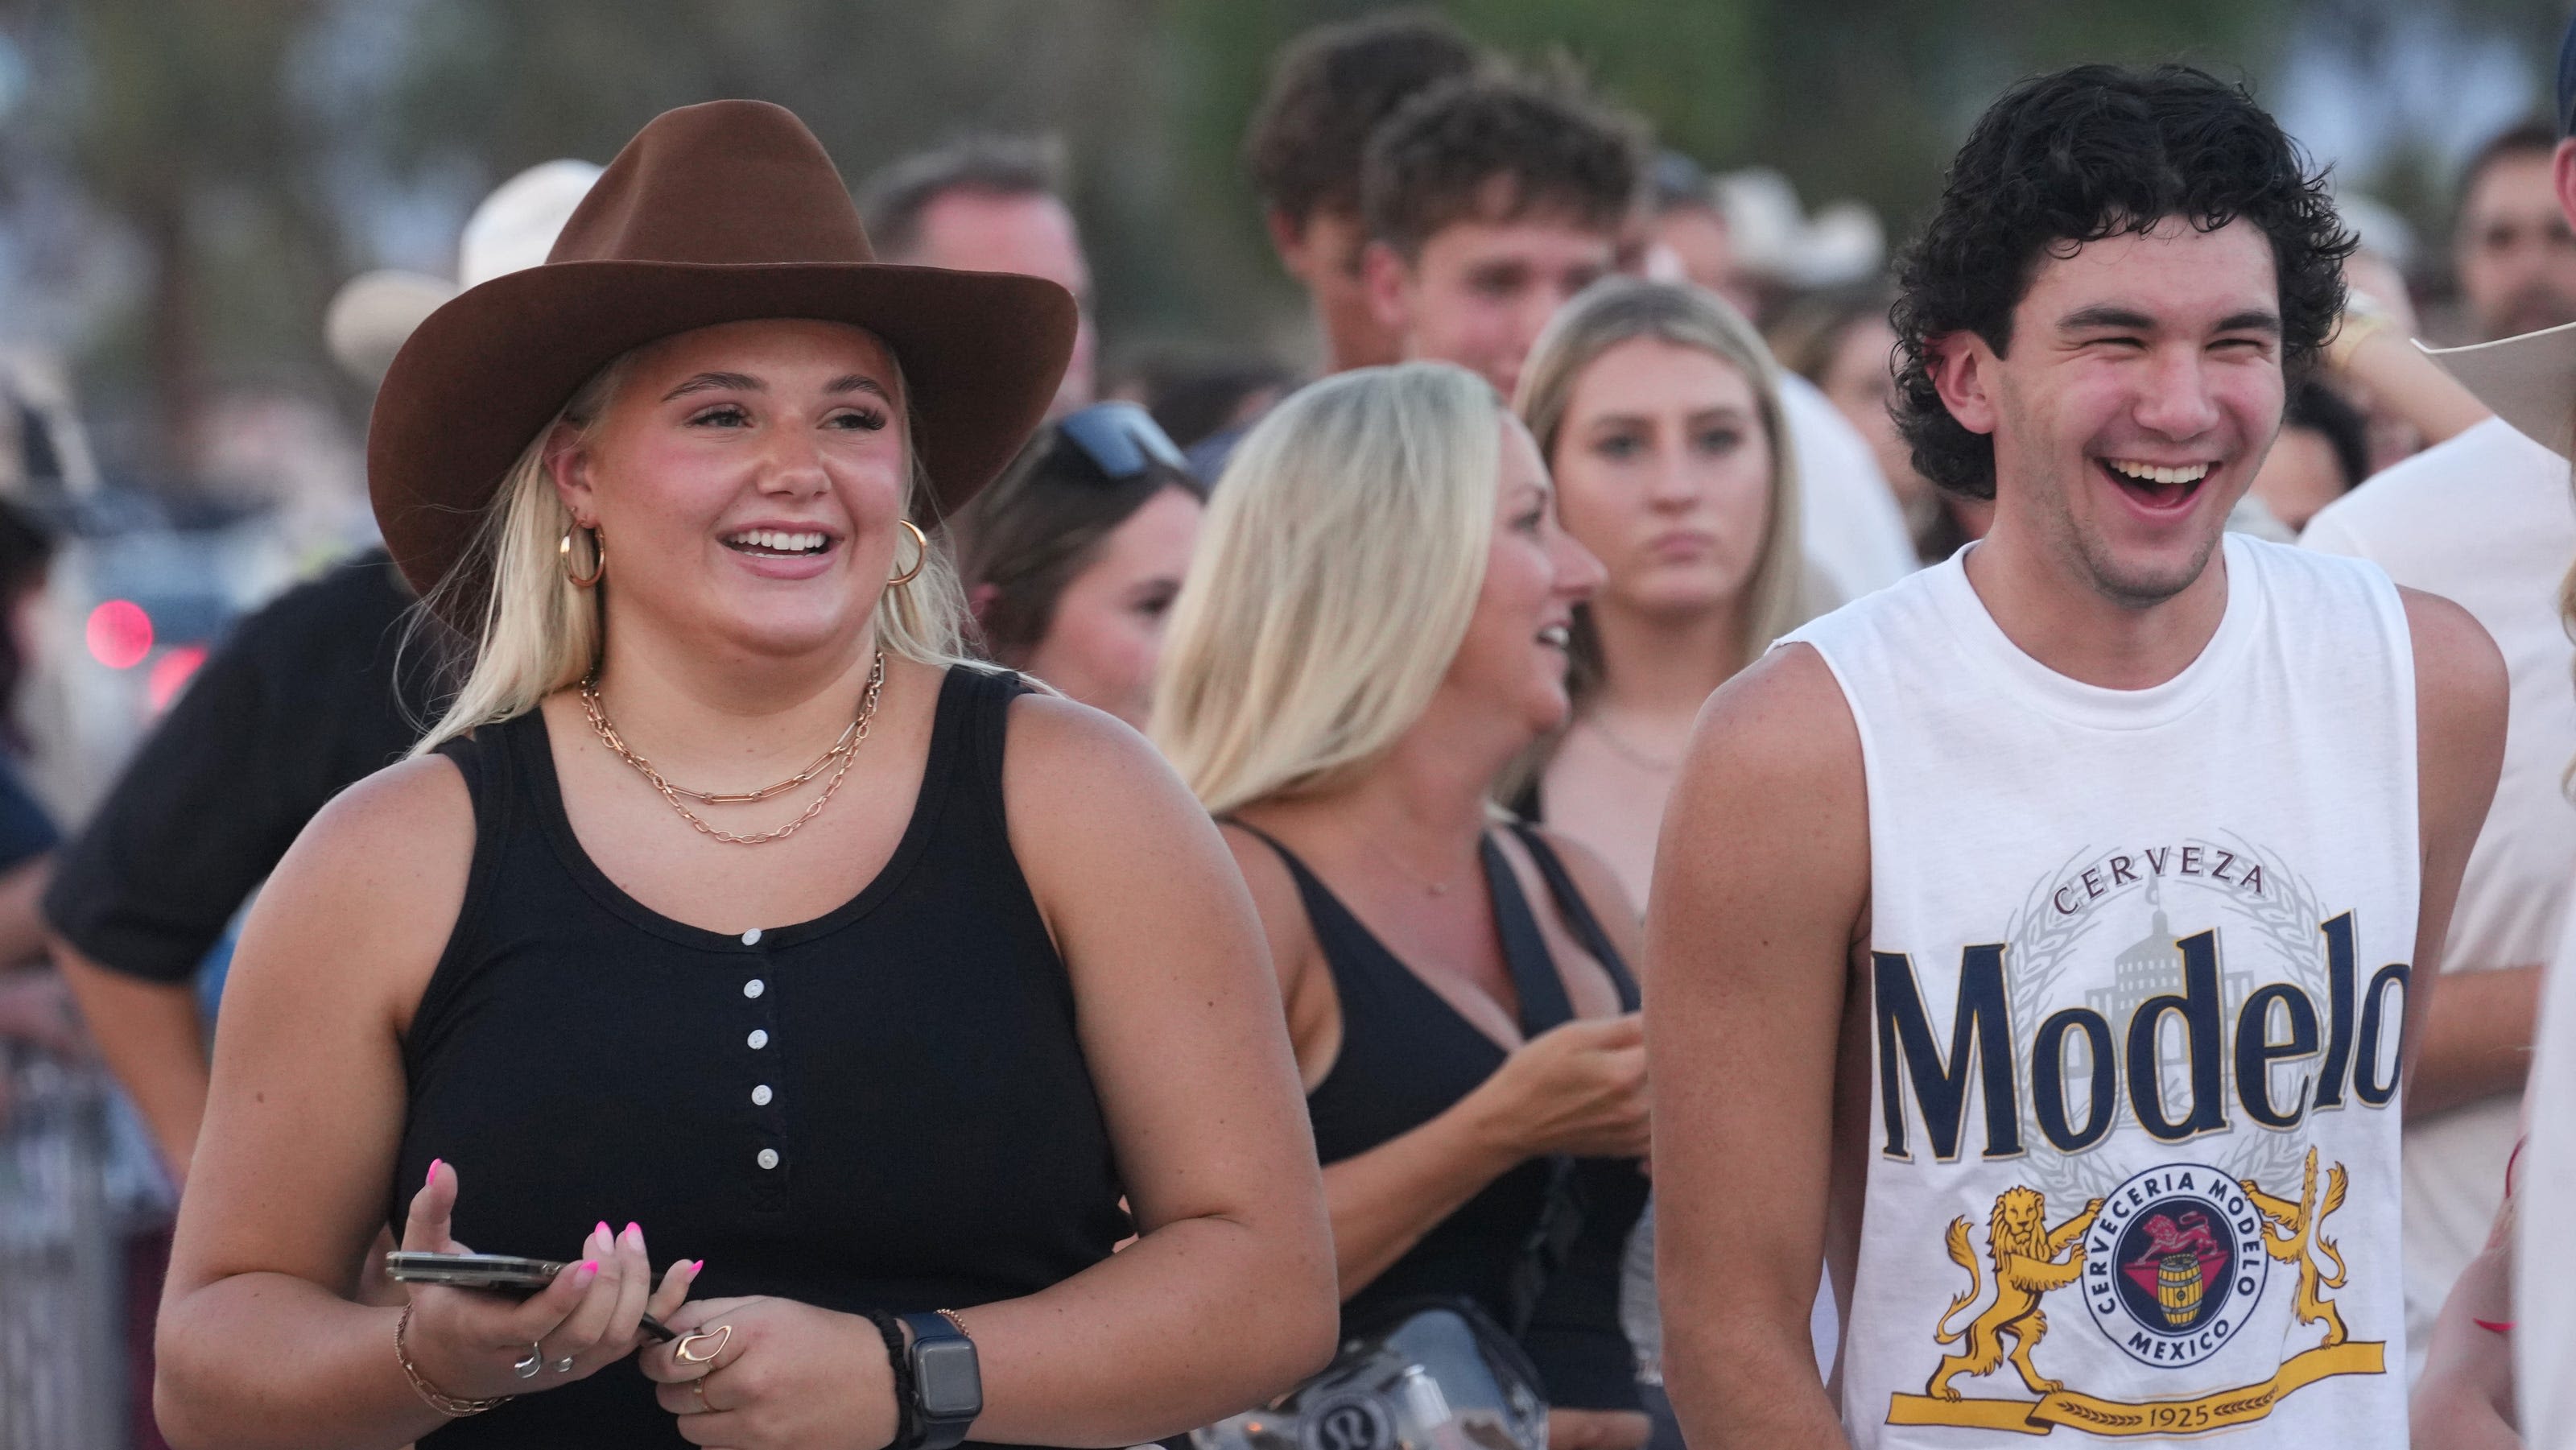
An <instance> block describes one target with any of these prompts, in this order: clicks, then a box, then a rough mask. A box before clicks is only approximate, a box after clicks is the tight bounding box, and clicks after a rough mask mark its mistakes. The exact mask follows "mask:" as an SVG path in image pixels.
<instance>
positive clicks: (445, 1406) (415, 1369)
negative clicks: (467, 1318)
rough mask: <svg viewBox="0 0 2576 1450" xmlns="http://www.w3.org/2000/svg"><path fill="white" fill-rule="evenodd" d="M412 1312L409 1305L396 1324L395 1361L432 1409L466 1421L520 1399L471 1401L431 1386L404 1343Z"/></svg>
mask: <svg viewBox="0 0 2576 1450" xmlns="http://www.w3.org/2000/svg"><path fill="white" fill-rule="evenodd" d="M411 1309H412V1306H410V1305H409V1304H405V1305H404V1306H403V1312H402V1318H400V1319H398V1320H396V1321H395V1322H394V1358H395V1360H397V1361H398V1362H400V1363H401V1365H402V1372H403V1378H405V1379H407V1380H410V1381H411V1387H412V1388H413V1389H415V1390H418V1391H419V1392H420V1397H421V1399H423V1400H425V1401H427V1402H428V1404H429V1407H430V1408H431V1409H433V1410H436V1411H438V1412H439V1413H440V1414H442V1415H445V1416H446V1417H447V1418H449V1419H451V1420H462V1419H464V1418H465V1417H466V1416H468V1415H479V1414H482V1413H483V1412H484V1411H485V1410H495V1409H499V1408H500V1407H501V1406H503V1405H506V1404H508V1403H510V1401H512V1400H513V1399H516V1398H517V1396H515V1395H495V1396H493V1397H492V1398H491V1399H488V1400H469V1399H464V1398H461V1397H459V1396H456V1395H451V1394H449V1393H447V1392H446V1391H445V1390H442V1389H440V1388H439V1387H438V1386H436V1385H434V1384H431V1383H430V1382H429V1377H428V1376H427V1375H424V1374H422V1373H421V1372H420V1366H419V1365H416V1364H413V1363H412V1362H411V1347H410V1345H409V1344H407V1343H405V1341H404V1336H405V1335H406V1334H408V1333H410V1331H411Z"/></svg>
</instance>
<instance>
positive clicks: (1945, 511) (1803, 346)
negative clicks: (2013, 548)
mask: <svg viewBox="0 0 2576 1450" xmlns="http://www.w3.org/2000/svg"><path fill="white" fill-rule="evenodd" d="M1895 300H1896V294H1895V293H1894V292H1893V291H1892V290H1890V289H1889V288H1887V287H1885V286H1881V285H1873V286H1869V287H1847V288H1841V289H1838V290H1835V291H1831V292H1819V293H1817V294H1815V295H1813V296H1811V297H1804V298H1801V299H1799V300H1798V301H1796V302H1794V303H1792V304H1790V307H1789V309H1788V311H1787V312H1786V313H1784V314H1782V316H1781V319H1780V321H1779V323H1778V324H1777V325H1776V326H1774V327H1773V328H1772V329H1771V339H1770V341H1771V346H1772V347H1773V348H1774V349H1775V350H1777V352H1778V354H1779V357H1780V364H1781V366H1782V367H1784V368H1786V369H1788V373H1787V374H1786V375H1785V376H1783V378H1782V379H1781V385H1782V388H1783V389H1784V390H1786V389H1787V388H1790V387H1793V386H1795V385H1796V384H1797V383H1799V382H1804V383H1806V384H1809V385H1811V386H1812V387H1813V388H1814V389H1815V390H1816V391H1817V392H1820V393H1822V394H1823V395H1824V396H1825V399H1826V400H1827V401H1828V402H1831V403H1832V404H1833V405H1834V410H1835V411H1836V412H1838V413H1840V414H1841V415H1842V417H1843V420H1844V421H1845V422H1847V423H1849V424H1850V425H1851V426H1852V428H1853V429H1854V430H1855V431H1857V432H1858V433H1859V434H1860V436H1861V437H1862V438H1863V439H1864V440H1865V441H1867V443H1868V444H1869V451H1870V457H1871V459H1872V460H1873V461H1874V462H1875V463H1876V464H1877V465H1878V471H1879V476H1880V477H1882V478H1885V479H1886V480H1887V487H1888V492H1889V495H1890V496H1891V497H1893V498H1894V499H1895V500H1896V502H1897V506H1898V508H1899V509H1901V510H1902V511H1903V514H1904V517H1905V524H1906V528H1907V530H1908V532H1909V533H1911V534H1912V535H1913V539H1914V553H1915V557H1916V558H1917V559H1919V560H1921V561H1922V562H1923V563H1926V564H1937V563H1939V562H1941V561H1942V560H1943V559H1947V558H1949V557H1950V556H1951V555H1952V554H1955V553H1957V552H1958V551H1959V547H1960V546H1961V545H1962V544H1965V543H1967V542H1968V541H1969V540H1971V539H1976V538H1981V537H1983V536H1984V534H1985V532H1986V526H1987V525H1988V524H1989V523H1991V522H1992V521H1993V518H1994V508H1993V506H1992V504H1991V503H1989V502H1988V501H1987V500H1985V499H1973V498H1961V497H1959V496H1958V495H1956V494H1951V493H1947V492H1944V491H1943V490H1941V489H1937V488H1934V487H1933V486H1932V483H1931V481H1930V480H1929V479H1926V478H1925V477H1924V476H1923V475H1922V473H1921V472H1920V471H1919V470H1917V469H1916V468H1915V466H1914V451H1913V450H1912V449H1911V448H1908V447H1907V446H1906V444H1905V439H1904V438H1903V436H1902V435H1900V434H1899V433H1898V432H1897V429H1896V415H1895V414H1894V413H1893V412H1892V411H1890V409H1891V407H1892V406H1893V405H1894V403H1895V401H1896V329H1895V328H1893V327H1890V326H1888V323H1887V309H1888V306H1889V304H1890V303H1892V302H1894V301H1895ZM1804 462H1805V459H1804V456H1803V455H1801V458H1800V463H1801V465H1802V466H1801V468H1800V472H1801V473H1802V474H1803V473H1805V472H1806V471H1807V470H1806V469H1805V468H1804V466H1803V465H1804Z"/></svg>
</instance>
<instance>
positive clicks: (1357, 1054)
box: [1154, 363, 1647, 1450]
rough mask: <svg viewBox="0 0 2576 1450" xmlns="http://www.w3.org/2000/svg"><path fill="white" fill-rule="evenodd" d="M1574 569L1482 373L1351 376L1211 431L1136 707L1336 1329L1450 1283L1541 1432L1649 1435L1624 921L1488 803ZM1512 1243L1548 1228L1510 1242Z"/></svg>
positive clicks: (1585, 583)
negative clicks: (1323, 1206)
mask: <svg viewBox="0 0 2576 1450" xmlns="http://www.w3.org/2000/svg"><path fill="white" fill-rule="evenodd" d="M1599 578H1600V567H1599V565H1597V564H1595V563H1594V562H1593V561H1592V559H1591V557H1590V556H1589V555H1588V554H1586V553H1585V552H1584V551H1583V549H1582V547H1581V546H1580V545H1578V544H1576V543H1575V542H1574V541H1573V540H1571V539H1570V538H1568V537H1567V536H1566V535H1565V533H1564V532H1563V531H1562V530H1561V529H1559V528H1558V527H1557V524H1556V513H1555V506H1554V498H1553V491H1552V489H1551V487H1550V485H1549V482H1548V477H1547V471H1546V469H1545V468H1543V467H1541V466H1540V463H1539V458H1538V451H1537V449H1536V447H1535V446H1534V445H1533V444H1532V443H1531V441H1530V438H1529V435H1528V433H1527V432H1526V431H1525V430H1523V429H1522V427H1521V426H1520V424H1519V423H1518V422H1517V421H1515V420H1514V419H1513V418H1512V416H1511V414H1510V413H1509V411H1508V410H1506V409H1505V408H1504V407H1503V406H1502V404H1501V401H1500V400H1499V399H1497V398H1496V397H1495V396H1494V394H1493V391H1492V390H1491V389H1490V388H1489V387H1488V386H1487V385H1486V384H1485V383H1484V382H1482V381H1481V380H1479V379H1478V378H1476V377H1475V376H1474V375H1473V374H1471V373H1468V372H1466V371H1465V370H1463V369H1460V368H1456V367H1452V366H1449V365H1447V364H1443V363H1410V364H1406V365H1404V366H1400V367H1394V368H1366V369H1361V370H1359V371H1356V372H1350V373H1345V374H1342V375H1340V376H1338V377H1335V378H1332V379H1329V380H1327V381H1325V382H1322V383H1318V384H1316V385H1314V386H1313V387H1310V388H1308V389H1306V390H1305V391H1303V392H1301V393H1298V394H1296V395H1295V396H1293V397H1291V398H1290V399H1289V400H1288V401H1287V402H1285V403H1283V404H1281V405H1280V407H1279V408H1278V409H1277V410H1276V411H1274V412H1273V413H1271V414H1270V416H1269V417H1267V418H1266V419H1264V420H1263V421H1262V422H1261V423H1260V425H1259V426H1257V427H1256V428H1255V429H1254V430H1253V431H1252V433H1251V434H1250V435H1249V436H1247V437H1246V438H1245V440H1244V442H1243V444H1242V446H1241V448H1240V449H1239V450H1238V451H1237V452H1236V453H1235V455H1234V458H1233V461H1232V463H1231V464H1230V465H1229V467H1228V469H1227V471H1226V474H1225V477H1224V478H1223V480H1222V481H1221V482H1220V483H1219V484H1218V486H1217V488H1216V489H1215V493H1214V501H1213V503H1212V504H1211V505H1210V508H1209V512H1208V519H1207V523H1206V526H1205V529H1204V532H1203V533H1202V534H1201V542H1200V549H1199V555H1198V557H1197V559H1196V560H1194V561H1193V563H1192V566H1191V570H1190V574H1189V577H1188V579H1187V581H1186V582H1185V583H1184V584H1183V585H1182V588H1181V596H1180V599H1179V602H1178V603H1177V605H1176V606H1175V609H1174V613H1173V619H1172V624H1171V628H1170V632H1169V634H1168V636H1167V638H1166V643H1165V650H1164V656H1163V669H1162V677H1161V682H1160V686H1159V689H1158V692H1157V695H1156V701H1155V714H1154V722H1155V735H1156V738H1157V740H1158V741H1159V742H1160V743H1161V744H1162V746H1163V747H1164V750H1165V752H1166V753H1167V754H1168V755H1169V756H1170V757H1171V759H1172V760H1173V761H1174V763H1175V764H1177V765H1178V766H1179V768H1180V771H1181V775H1182V778H1183V779H1184V780H1186V781H1187V782H1188V783H1189V785H1190V788H1191V789H1192V790H1193V791H1195V792H1196V793H1197V795H1198V797H1199V799H1200V800H1201V801H1202V802H1203V803H1205V805H1206V806H1207V808H1208V809H1209V810H1210V811H1211V812H1213V813H1215V814H1216V816H1217V817H1218V818H1219V819H1220V820H1221V821H1223V822H1224V823H1225V825H1226V827H1227V829H1226V836H1227V840H1228V844H1230V845H1231V846H1233V848H1234V851H1235V857H1236V859H1237V861H1238V862H1239V863H1240V864H1241V866H1242V868H1243V872H1244V875H1245V877H1246V879H1247V880H1248V881H1249V882H1250V883H1251V886H1252V894H1253V899H1254V902H1255V904H1256V905H1257V906H1258V907H1259V909H1260V913H1261V919H1262V925H1263V927H1264V928H1265V929H1266V931H1267V933H1268V936H1269V939H1270V949H1271V958H1272V962H1273V964H1274V966H1275V967H1276V969H1277V971H1278V974H1279V983H1280V988H1281V992H1282V995H1283V997H1284V999H1285V1002H1286V1006H1287V1013H1288V1027H1289V1036H1290V1040H1291V1042H1292V1043H1293V1045H1294V1048H1295V1051H1296V1055H1297V1063H1298V1068H1299V1070H1300V1072H1301V1074H1302V1075H1303V1078H1304V1081H1305V1086H1306V1093H1307V1097H1306V1105H1307V1111H1308V1114H1309V1116H1310V1118H1311V1120H1312V1123H1313V1125H1314V1130H1315V1140H1316V1148H1317V1150H1318V1151H1319V1153H1320V1154H1321V1156H1322V1159H1323V1162H1324V1165H1325V1167H1324V1184H1325V1194H1326V1198H1327V1201H1328V1203H1329V1205H1330V1207H1331V1211H1332V1224H1333V1241H1334V1247H1335V1250H1336V1252H1337V1254H1338V1257H1339V1261H1340V1274H1341V1290H1342V1296H1343V1299H1344V1306H1343V1319H1344V1324H1345V1327H1346V1329H1348V1330H1350V1331H1351V1332H1359V1331H1362V1330H1365V1329H1367V1328H1369V1327H1370V1326H1371V1325H1372V1324H1374V1323H1377V1322H1380V1321H1381V1320H1382V1319H1383V1318H1384V1317H1386V1316H1389V1315H1392V1314H1394V1313H1396V1312H1398V1307H1399V1306H1400V1305H1402V1304H1403V1303H1404V1302H1405V1301H1407V1300H1411V1299H1415V1298H1418V1297H1419V1296H1424V1295H1439V1296H1447V1297H1452V1298H1460V1297H1463V1298H1465V1299H1467V1300H1470V1301H1472V1302H1474V1303H1475V1304H1477V1305H1478V1306H1480V1307H1481V1308H1483V1309H1484V1310H1485V1311H1486V1312H1487V1313H1488V1314H1489V1315H1490V1316H1491V1318H1493V1319H1494V1320H1495V1321H1497V1322H1498V1323H1500V1324H1501V1325H1503V1326H1505V1328H1506V1329H1507V1330H1508V1331H1509V1332H1511V1333H1513V1334H1514V1335H1516V1336H1517V1337H1518V1339H1519V1341H1520V1343H1521V1344H1522V1346H1523V1347H1524V1348H1526V1349H1527V1350H1528V1351H1529V1356H1530V1359H1531V1360H1532V1362H1533V1363H1534V1365H1535V1367H1536V1369H1537V1371H1538V1374H1539V1377H1540V1379H1541V1380H1542V1382H1543V1385H1542V1388H1543V1391H1544V1393H1545V1396H1546V1398H1547V1399H1548V1401H1549V1402H1550V1404H1551V1405H1553V1406H1554V1413H1553V1416H1552V1419H1551V1422H1550V1439H1551V1442H1552V1443H1553V1444H1555V1445H1556V1446H1558V1447H1559V1450H1571V1447H1599V1450H1628V1447H1633V1446H1636V1445H1638V1444H1640V1443H1642V1442H1643V1440H1644V1438H1645V1435H1646V1430H1647V1424H1646V1418H1645V1416H1644V1415H1643V1414H1641V1413H1639V1411H1638V1397H1637V1386H1636V1364H1635V1359H1634V1354H1633V1351H1632V1350H1631V1348H1630V1346H1629V1344H1628V1341H1627V1339H1626V1337H1625V1336H1624V1335H1623V1334H1622V1333H1621V1331H1620V1328H1619V1321H1618V1315H1617V1298H1618V1259H1619V1252H1620V1246H1621V1245H1622V1243H1623V1242H1624V1241H1625V1239H1626V1237H1627V1234H1628V1231H1629V1228H1630V1226H1631V1225H1632V1224H1634V1222H1635V1221H1636V1217H1637V1213H1638V1210H1639V1208H1640V1206H1641V1205H1642V1203H1643V1200H1644V1198H1645V1191H1646V1181H1645V1178H1644V1175H1643V1173H1642V1171H1641V1166H1640V1164H1639V1163H1638V1161H1637V1160H1638V1158H1639V1156H1640V1155H1641V1154H1642V1153H1643V1152H1644V1151H1645V1148H1646V1140H1647V1099H1646V1088H1645V1074H1644V1062H1643V1059H1642V1057H1641V1056H1640V1049H1639V1043H1640V1041H1641V1036H1640V1032H1639V1028H1638V1023H1637V1017H1636V1008H1637V1005H1638V999H1637V993H1636V986H1635V983H1634V981H1633V979H1632V978H1631V977H1630V975H1629V973H1628V970H1627V966H1626V963H1627V962H1628V961H1629V960H1631V959H1633V957H1634V955H1635V951H1634V948H1635V936H1636V933H1635V915H1634V910H1633V908H1632V906H1631V905H1630V903H1629V902H1628V901H1627V899H1626V898H1625V897H1624V896H1623V895H1622V893H1621V892H1620V890H1619V887H1618V883H1617V882H1616V881H1615V880H1614V879H1613V878H1612V877H1611V876H1610V874H1609V873H1608V872H1607V871H1606V870H1605V869H1603V868H1602V866H1601V865H1600V863H1599V862H1598V861H1597V860H1595V859H1594V858H1593V857H1592V856H1591V855H1590V853H1588V852H1585V851H1582V850H1581V849H1579V848H1574V847H1570V846H1569V845H1567V844H1566V843H1564V842H1562V841H1557V840H1553V839H1551V838H1550V837H1548V836H1547V835H1545V834H1543V833H1539V832H1535V831H1516V830H1512V829H1507V828H1503V827H1499V826H1497V825H1496V824H1495V822H1494V820H1493V819H1492V818H1491V816H1490V815H1489V809H1488V800H1489V797H1490V793H1491V791H1492V789H1493V786H1494V782H1495V780H1496V778H1497V777H1498V776H1499V775H1500V773H1501V772H1502V771H1503V769H1504V768H1505V767H1506V766H1507V765H1509V764H1510V763H1511V761H1512V760H1513V759H1514V758H1515V757H1516V756H1518V755H1519V754H1520V753H1521V752H1523V751H1525V750H1527V749H1528V748H1529V747H1530V745H1531V743H1532V742H1534V741H1536V740H1537V739H1539V738H1540V737H1541V736H1543V735H1545V734H1546V733H1548V732H1549V731H1551V730H1554V729H1555V728H1557V726H1558V725H1559V724H1560V723H1561V722H1562V721H1563V719H1564V716H1565V709H1566V697H1565V647H1566V639H1567V629H1568V627H1569V625H1570V624H1571V622H1572V613H1573V609H1574V607H1575V605H1576V604H1577V603H1578V602H1580V601H1581V600H1582V599H1583V598H1584V597H1585V596H1586V595H1587V594H1589V593H1590V592H1591V590H1592V588H1593V586H1594V584H1596V583H1597V582H1598V580H1599ZM1534 1238H1536V1239H1539V1240H1544V1241H1548V1242H1551V1243H1556V1242H1558V1241H1560V1240H1561V1241H1562V1242H1561V1244H1560V1248H1561V1253H1558V1254H1552V1255H1551V1257H1550V1261H1549V1262H1547V1263H1545V1264H1533V1263H1532V1259H1531V1254H1530V1249H1529V1246H1530V1244H1531V1243H1532V1242H1533V1239H1534Z"/></svg>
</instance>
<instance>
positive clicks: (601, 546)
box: [555, 524, 608, 589]
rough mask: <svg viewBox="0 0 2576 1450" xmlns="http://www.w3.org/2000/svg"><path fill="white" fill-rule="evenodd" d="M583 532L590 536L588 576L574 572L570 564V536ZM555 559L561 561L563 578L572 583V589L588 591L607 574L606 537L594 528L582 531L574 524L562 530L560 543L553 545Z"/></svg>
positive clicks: (578, 525) (579, 526)
mask: <svg viewBox="0 0 2576 1450" xmlns="http://www.w3.org/2000/svg"><path fill="white" fill-rule="evenodd" d="M584 532H587V533H588V534H589V535H590V572H589V573H588V574H581V573H576V572H574V569H573V563H572V536H573V535H575V534H578V533H584ZM555 557H556V558H557V559H558V560H561V561H562V563H563V571H564V577H565V578H566V579H569V580H571V581H572V587H573V588H575V589H588V588H589V587H591V586H592V585H594V584H597V583H598V582H599V576H601V575H602V574H605V573H607V572H608V536H607V535H606V534H603V533H601V532H600V531H599V529H598V528H597V527H596V526H594V527H592V528H590V529H588V530H584V529H583V528H582V526H581V525H580V524H574V525H573V526H572V527H571V528H568V529H566V530H564V536H563V539H562V541H561V542H559V543H557V544H556V545H555Z"/></svg>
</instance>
